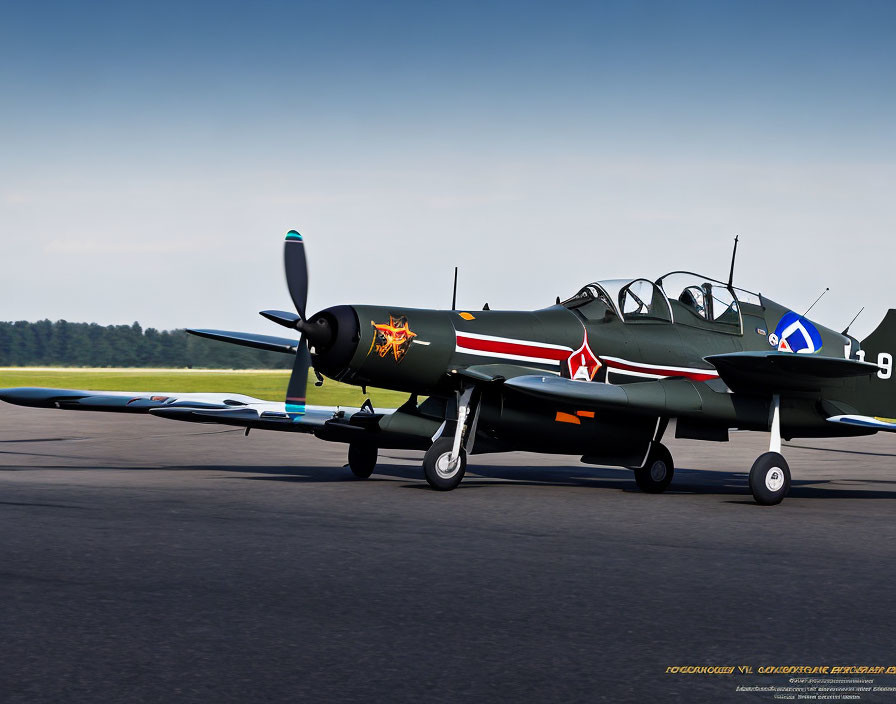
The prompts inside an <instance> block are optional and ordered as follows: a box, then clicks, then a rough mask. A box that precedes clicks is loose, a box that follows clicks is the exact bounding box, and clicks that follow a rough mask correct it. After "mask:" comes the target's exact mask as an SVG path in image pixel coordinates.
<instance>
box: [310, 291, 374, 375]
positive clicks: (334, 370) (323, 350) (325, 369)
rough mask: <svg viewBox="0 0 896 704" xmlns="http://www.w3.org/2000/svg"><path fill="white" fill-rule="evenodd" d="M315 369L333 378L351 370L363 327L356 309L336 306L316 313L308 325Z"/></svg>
mask: <svg viewBox="0 0 896 704" xmlns="http://www.w3.org/2000/svg"><path fill="white" fill-rule="evenodd" d="M306 327H307V328H308V330H307V331H306V330H303V332H305V333H306V334H307V335H308V340H309V342H310V343H311V346H312V354H313V361H314V366H315V368H316V369H317V370H318V371H319V372H321V373H322V374H326V375H327V376H330V377H335V376H338V375H339V374H340V373H341V372H343V371H344V370H345V369H347V368H348V366H349V363H350V362H351V360H352V357H353V356H354V354H355V350H356V349H357V348H358V343H359V342H360V340H361V327H360V325H359V323H358V313H357V311H356V310H355V308H354V307H353V306H333V307H331V308H326V309H325V310H322V311H320V312H319V313H316V314H315V315H313V316H312V317H311V318H309V319H308V322H307V323H306Z"/></svg>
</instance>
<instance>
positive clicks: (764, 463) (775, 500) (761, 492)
mask: <svg viewBox="0 0 896 704" xmlns="http://www.w3.org/2000/svg"><path fill="white" fill-rule="evenodd" d="M750 491H752V492H753V498H754V499H755V500H756V503H757V504H761V505H763V506H774V505H775V504H779V503H781V501H783V500H784V497H785V496H787V492H788V491H790V467H789V466H788V465H787V460H785V459H784V456H783V455H782V454H781V397H780V396H778V395H777V394H775V395H774V396H772V406H771V439H770V440H769V447H768V452H766V453H764V454H762V455H759V457H758V458H757V459H756V461H755V462H754V463H753V467H752V468H751V469H750Z"/></svg>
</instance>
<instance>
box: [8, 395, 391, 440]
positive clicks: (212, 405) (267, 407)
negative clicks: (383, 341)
mask: <svg viewBox="0 0 896 704" xmlns="http://www.w3.org/2000/svg"><path fill="white" fill-rule="evenodd" d="M0 401H6V402H7V403H12V404H16V405H18V406H30V407H32V408H60V409H63V410H80V411H104V412H111V413H144V414H151V415H154V416H159V417H160V418H169V419H171V420H182V421H188V422H193V423H221V424H224V425H236V426H240V427H244V428H259V429H262V430H282V431H291V432H306V433H309V432H314V431H315V430H316V429H318V428H322V427H323V426H324V425H326V424H327V423H329V422H331V421H335V422H339V423H340V424H341V423H344V422H347V421H348V419H350V418H352V417H353V416H355V415H356V414H361V415H365V416H369V415H375V416H376V417H382V415H383V413H389V412H390V411H391V409H389V411H384V412H383V413H377V414H371V413H369V412H367V411H366V410H362V409H360V408H344V407H336V406H307V407H306V409H305V413H304V414H297V413H289V412H287V410H286V404H285V403H278V402H274V401H263V400H261V399H257V398H253V397H251V396H245V395H243V394H224V393H171V392H145V391H141V392H134V391H86V390H77V389H48V388H38V387H22V388H13V389H0ZM343 419H345V420H343Z"/></svg>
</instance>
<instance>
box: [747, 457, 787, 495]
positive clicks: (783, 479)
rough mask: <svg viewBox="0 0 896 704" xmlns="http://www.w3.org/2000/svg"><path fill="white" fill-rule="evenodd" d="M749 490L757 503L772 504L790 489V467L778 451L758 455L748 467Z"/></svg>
mask: <svg viewBox="0 0 896 704" xmlns="http://www.w3.org/2000/svg"><path fill="white" fill-rule="evenodd" d="M750 491H752V492H753V498H754V499H756V503H757V504H762V505H763V506H774V505H775V504H779V503H781V501H783V500H784V497H785V496H787V492H788V491H790V467H788V466H787V460H785V459H784V456H783V455H781V453H780V452H766V453H765V454H763V455H759V457H758V458H757V459H756V461H755V462H754V463H753V467H752V469H750Z"/></svg>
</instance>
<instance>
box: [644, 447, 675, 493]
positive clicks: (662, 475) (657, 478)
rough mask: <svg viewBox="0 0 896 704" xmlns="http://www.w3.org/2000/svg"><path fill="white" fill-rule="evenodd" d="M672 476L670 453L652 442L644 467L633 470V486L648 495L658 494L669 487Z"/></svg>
mask: <svg viewBox="0 0 896 704" xmlns="http://www.w3.org/2000/svg"><path fill="white" fill-rule="evenodd" d="M674 474H675V465H674V463H673V462H672V453H670V452H669V450H668V449H666V446H665V445H663V444H662V443H660V442H652V443H650V452H648V453H647V461H646V462H645V463H644V466H643V467H638V468H636V469H635V484H637V485H638V488H639V489H640V490H641V491H644V492H646V493H648V494H660V493H662V492H664V491H665V490H666V487H668V486H669V483H670V482H671V481H672V477H673V475H674Z"/></svg>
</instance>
